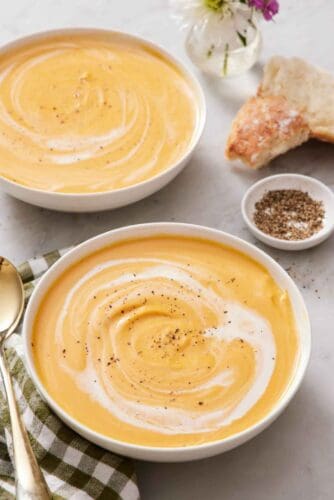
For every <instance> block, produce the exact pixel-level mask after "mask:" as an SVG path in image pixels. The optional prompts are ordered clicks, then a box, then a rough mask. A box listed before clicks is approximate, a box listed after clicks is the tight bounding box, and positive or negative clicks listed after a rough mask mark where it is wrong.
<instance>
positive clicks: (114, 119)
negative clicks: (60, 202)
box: [0, 33, 198, 193]
mask: <svg viewBox="0 0 334 500" xmlns="http://www.w3.org/2000/svg"><path fill="white" fill-rule="evenodd" d="M197 115H198V101H197V95H196V92H195V89H194V88H193V86H192V84H191V82H190V81H189V80H188V78H187V77H186V76H185V75H184V74H183V73H182V72H181V71H180V70H179V69H178V68H177V67H176V66H175V65H174V64H173V63H171V62H170V61H169V60H167V59H166V58H164V57H163V56H162V55H161V54H160V53H158V52H157V51H155V50H153V49H151V48H149V47H148V46H147V45H145V44H141V43H139V42H135V41H130V40H129V39H128V38H124V37H121V36H117V35H115V34H106V33H104V34H101V33H99V34H96V33H87V34H72V35H71V34H66V35H53V36H49V37H47V38H44V39H39V40H35V41H30V42H27V43H26V44H25V45H23V46H22V45H21V46H19V47H17V48H14V49H11V50H9V51H6V52H5V53H2V54H0V175H2V176H3V177H5V178H7V179H10V180H12V181H15V182H17V183H20V184H23V185H25V186H28V187H31V188H37V189H41V190H46V191H57V192H63V193H92V192H98V191H108V190H114V189H118V188H123V187H127V186H130V185H133V184H137V183H140V182H142V181H145V180H147V179H150V178H152V177H154V176H155V175H157V174H159V173H161V172H163V171H164V170H166V169H168V168H169V167H171V166H172V165H173V164H174V163H175V162H177V161H178V160H179V159H180V158H181V157H182V156H183V155H184V154H185V152H186V151H187V149H188V148H189V146H190V143H191V141H192V138H193V135H194V131H195V129H196V124H197V120H198V116H197Z"/></svg>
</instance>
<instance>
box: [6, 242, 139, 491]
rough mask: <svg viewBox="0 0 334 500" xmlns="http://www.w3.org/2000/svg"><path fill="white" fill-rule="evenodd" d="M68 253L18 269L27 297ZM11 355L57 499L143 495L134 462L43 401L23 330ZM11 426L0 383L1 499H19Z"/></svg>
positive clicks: (39, 455)
mask: <svg viewBox="0 0 334 500" xmlns="http://www.w3.org/2000/svg"><path fill="white" fill-rule="evenodd" d="M66 251H67V249H66V250H62V251H54V252H50V253H49V254H46V255H44V256H43V257H39V258H37V259H32V260H30V261H28V262H25V263H24V264H22V265H21V266H20V267H19V271H20V273H21V276H22V279H23V282H24V287H25V292H26V299H27V300H28V299H29V297H30V295H31V292H32V290H33V289H34V287H35V286H36V283H37V282H38V279H39V278H40V277H41V276H42V274H44V273H45V271H47V269H49V267H50V266H51V265H52V264H53V263H54V262H55V261H56V260H57V259H58V258H59V257H60V256H61V255H63V254H64V253H65V252H66ZM7 356H8V360H9V363H10V368H11V373H12V376H13V379H14V386H15V392H16V397H17V401H18V402H19V406H20V410H21V413H22V415H23V420H24V423H25V425H26V427H27V429H28V431H29V435H30V438H31V442H32V446H33V449H34V452H35V454H36V457H37V459H38V462H39V463H40V465H41V467H42V469H43V472H44V475H45V477H46V480H47V482H48V485H49V487H50V490H51V491H52V493H53V498H56V499H61V498H65V499H68V498H69V499H76V500H84V499H90V498H94V499H97V498H99V499H105V500H109V499H110V500H112V499H124V500H135V499H138V498H139V491H138V487H137V480H136V475H135V471H134V466H133V463H132V461H131V460H128V459H126V458H122V457H119V456H117V455H114V454H112V453H109V452H106V451H105V450H103V449H102V448H99V447H98V446H95V445H93V444H91V443H89V442H88V441H86V440H85V439H83V438H81V437H80V436H79V435H78V434H76V433H75V432H74V431H72V430H71V429H69V428H68V427H67V426H66V425H65V424H63V423H62V421H61V420H59V418H58V417H56V415H54V414H53V413H52V412H51V410H50V409H49V407H48V406H47V405H46V404H45V403H44V401H43V400H42V399H41V397H40V396H39V394H38V392H37V391H36V389H35V387H34V386H33V384H32V381H31V379H30V377H29V376H28V374H27V372H26V370H25V367H24V360H23V356H22V345H21V338H20V335H19V334H15V335H13V337H12V338H11V340H10V341H9V343H8V349H7ZM8 427H9V419H8V411H7V406H6V403H5V399H4V394H3V386H2V383H1V382H0V499H1V500H5V499H6V500H7V499H12V498H15V485H14V471H13V466H12V461H11V457H12V452H11V438H10V433H9V430H8Z"/></svg>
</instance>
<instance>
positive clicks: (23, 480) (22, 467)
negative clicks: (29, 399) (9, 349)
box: [0, 347, 51, 500]
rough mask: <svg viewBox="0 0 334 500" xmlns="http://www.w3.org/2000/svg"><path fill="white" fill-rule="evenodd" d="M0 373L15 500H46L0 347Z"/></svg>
mask: <svg viewBox="0 0 334 500" xmlns="http://www.w3.org/2000/svg"><path fill="white" fill-rule="evenodd" d="M0 371H1V374H2V379H3V382H4V386H5V391H6V395H7V402H8V410H9V416H10V422H11V428H12V439H13V451H14V463H15V474H16V499H17V500H37V499H38V500H44V499H45V500H46V499H50V498H51V495H50V492H49V489H48V487H47V484H46V482H45V479H44V476H43V474H42V471H41V469H40V467H39V465H38V463H37V460H36V458H35V455H34V452H33V450H32V448H31V444H30V441H29V437H28V433H27V431H26V429H25V427H24V425H23V422H22V420H21V416H20V413H19V410H18V407H17V403H16V400H15V394H14V389H13V383H12V379H11V375H10V372H9V369H8V366H7V362H6V358H5V353H4V351H3V348H2V347H0Z"/></svg>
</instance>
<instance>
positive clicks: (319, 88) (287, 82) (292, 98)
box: [258, 57, 334, 142]
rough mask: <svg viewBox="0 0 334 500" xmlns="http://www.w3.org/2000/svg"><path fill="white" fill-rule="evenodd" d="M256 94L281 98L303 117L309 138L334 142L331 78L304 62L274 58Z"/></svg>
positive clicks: (332, 84) (332, 82)
mask: <svg viewBox="0 0 334 500" xmlns="http://www.w3.org/2000/svg"><path fill="white" fill-rule="evenodd" d="M258 95H259V96H262V97H268V96H273V95H275V96H278V95H281V96H284V97H285V98H286V99H287V100H288V102H289V104H290V106H295V107H296V108H297V109H298V110H299V112H300V113H301V114H302V115H303V116H304V117H305V119H306V120H307V122H308V124H309V127H310V129H311V136H312V137H314V138H316V139H321V140H324V141H329V142H334V75H332V74H330V73H329V72H327V71H324V70H322V69H319V68H316V67H315V66H312V65H311V64H309V63H307V62H306V61H304V60H303V59H299V58H290V59H287V58H284V57H273V58H272V59H270V61H269V62H268V63H267V64H266V66H265V68H264V77H263V80H262V82H261V84H260V87H259V90H258Z"/></svg>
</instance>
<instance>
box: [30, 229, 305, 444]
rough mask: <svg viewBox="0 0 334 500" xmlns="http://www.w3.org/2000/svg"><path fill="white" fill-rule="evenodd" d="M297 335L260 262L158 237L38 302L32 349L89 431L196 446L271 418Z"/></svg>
mask: <svg viewBox="0 0 334 500" xmlns="http://www.w3.org/2000/svg"><path fill="white" fill-rule="evenodd" d="M297 337H298V336H297V332H296V326H295V321H294V315H293V311H292V307H291V303H290V300H289V296H288V294H287V292H286V291H285V290H282V289H281V288H280V287H279V286H278V285H277V284H276V282H275V281H274V280H273V278H272V277H271V275H270V274H269V273H268V271H267V270H266V269H265V268H264V267H262V266H261V265H260V264H258V263H257V262H255V261H254V260H252V259H251V258H249V257H248V256H246V255H244V254H242V253H240V252H238V251H236V250H233V249H232V248H229V247H225V246H222V245H219V244H216V243H213V242H210V241H206V240H200V239H194V238H182V237H178V236H175V237H174V236H157V237H150V238H143V239H139V240H127V241H124V242H121V243H118V244H115V245H113V246H109V247H107V248H104V249H102V250H100V251H98V252H96V253H94V254H92V255H89V256H87V257H85V258H84V259H83V260H81V261H80V262H78V263H76V264H75V265H73V266H72V267H71V268H69V269H68V270H67V271H66V272H64V274H62V275H61V277H60V278H58V280H57V281H56V282H55V283H54V284H53V285H52V287H51V288H50V290H49V291H48V293H47V294H46V295H45V297H44V298H43V300H42V302H41V305H40V307H39V311H38V313H37V316H36V320H35V324H34V327H33V335H32V350H33V356H34V363H35V366H36V369H37V372H38V374H39V377H40V379H41V381H42V383H43V385H44V386H45V388H46V390H47V391H48V393H49V394H50V396H51V397H52V398H53V399H54V400H55V401H56V402H57V403H58V404H59V405H60V406H61V407H62V408H63V409H64V410H65V411H66V412H67V413H68V414H70V415H71V416H72V417H74V418H75V419H77V420H78V421H79V422H81V423H82V424H84V425H86V426H87V427H89V428H90V429H93V430H94V431H97V432H99V433H101V434H104V435H106V436H110V437H112V438H115V439H118V440H122V441H126V442H131V443H136V444H141V445H151V446H164V447H165V446H189V445H195V444H199V443H203V442H207V441H213V440H218V439H221V438H225V437H228V436H231V435H233V434H235V433H237V432H240V431H242V430H244V429H247V428H248V427H250V426H251V425H253V424H255V423H256V422H258V421H259V420H261V419H262V418H263V417H265V416H266V415H267V414H268V412H269V411H270V410H271V409H272V408H273V406H274V405H275V404H276V403H277V401H278V400H279V399H280V398H281V396H282V394H283V393H284V392H285V391H286V389H287V387H288V385H289V383H290V380H291V377H292V374H293V372H294V368H295V364H296V360H297V358H298V351H299V348H298V345H299V343H298V338H297Z"/></svg>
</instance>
